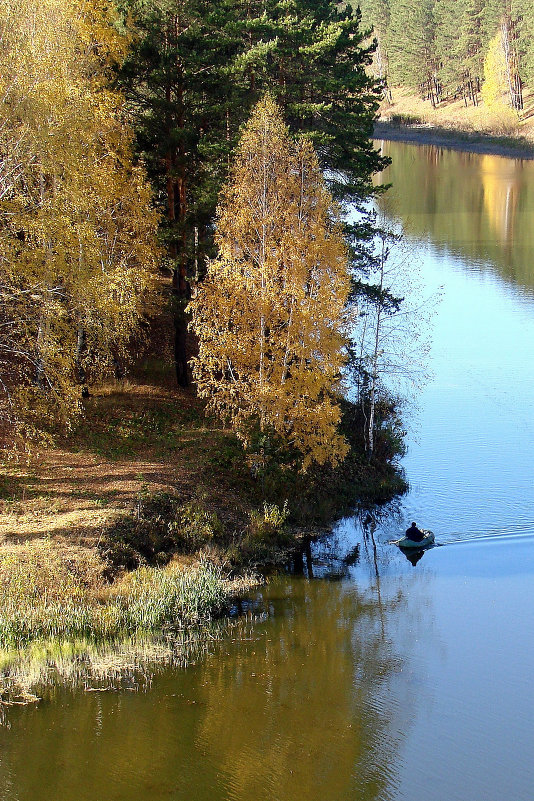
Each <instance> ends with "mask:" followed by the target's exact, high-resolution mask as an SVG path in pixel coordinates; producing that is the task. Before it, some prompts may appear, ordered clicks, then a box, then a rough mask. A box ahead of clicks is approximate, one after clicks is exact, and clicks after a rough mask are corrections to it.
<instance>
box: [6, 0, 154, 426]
mask: <svg viewBox="0 0 534 801" xmlns="http://www.w3.org/2000/svg"><path fill="white" fill-rule="evenodd" d="M110 9H111V6H110V4H107V3H103V2H101V0H0V106H1V113H2V124H1V125H0V434H3V435H4V436H3V438H4V441H6V440H10V439H13V437H14V436H15V435H16V433H17V431H19V432H22V433H31V432H32V431H38V430H40V429H41V430H42V429H43V427H44V428H47V427H48V428H50V427H51V426H52V427H53V426H54V425H56V424H57V423H58V422H59V421H60V420H61V421H62V422H63V423H68V422H69V421H70V420H71V419H72V418H73V416H75V415H76V413H77V411H78V410H79V396H80V390H79V386H78V384H79V382H80V381H81V380H82V379H83V376H84V373H85V370H84V367H86V366H87V365H88V364H89V363H90V365H91V367H92V370H93V373H94V374H96V372H97V371H98V370H100V369H101V368H103V367H105V365H106V364H107V363H110V362H112V361H113V360H116V359H117V357H118V356H119V355H120V354H121V353H122V352H124V350H125V348H126V345H127V343H128V341H129V339H130V337H131V336H132V332H133V331H135V329H136V326H137V325H138V323H139V320H140V318H141V315H142V314H143V313H144V311H145V310H146V309H147V305H149V304H150V302H151V301H150V298H151V291H152V275H153V272H154V268H155V264H156V258H157V255H158V250H157V247H156V244H155V242H156V239H155V236H156V229H157V217H156V215H155V213H154V212H153V210H152V208H151V197H150V191H149V188H148V183H147V181H146V178H145V176H144V173H143V169H142V167H139V166H135V165H134V163H133V161H132V154H131V141H132V134H131V131H130V129H129V127H128V125H127V123H126V120H125V115H124V112H123V106H124V101H123V99H122V97H121V95H120V94H118V93H116V92H114V91H112V90H111V89H110V78H111V70H112V66H113V65H114V64H115V63H116V62H117V60H119V59H120V58H121V56H122V52H123V42H122V40H121V39H120V37H119V36H118V35H117V33H116V32H115V30H114V28H113V25H112V22H113V19H112V17H111V13H112V12H111V10H110Z"/></svg>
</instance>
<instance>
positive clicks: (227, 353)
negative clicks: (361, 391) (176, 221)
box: [190, 96, 349, 469]
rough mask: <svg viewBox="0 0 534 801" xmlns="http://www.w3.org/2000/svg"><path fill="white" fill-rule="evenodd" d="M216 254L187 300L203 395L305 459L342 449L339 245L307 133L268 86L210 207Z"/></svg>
mask: <svg viewBox="0 0 534 801" xmlns="http://www.w3.org/2000/svg"><path fill="white" fill-rule="evenodd" d="M217 244H218V247H219V255H218V257H217V258H216V259H215V260H213V261H212V262H211V263H210V265H209V269H208V275H207V279H206V281H205V282H204V283H203V284H202V286H201V288H200V289H199V292H198V296H197V297H196V298H195V299H194V300H193V301H192V302H191V304H190V309H191V312H192V319H193V328H194V330H195V332H196V334H197V336H198V341H199V353H198V358H196V359H195V360H194V362H193V374H194V377H195V380H196V382H197V386H198V391H199V394H200V395H201V397H204V398H207V399H208V402H209V406H210V408H211V409H212V410H213V411H214V412H215V413H216V414H218V415H219V416H220V417H221V418H223V419H229V420H230V421H231V423H232V425H233V427H234V428H235V430H236V432H237V433H238V435H239V436H240V437H241V438H242V439H243V440H244V441H245V442H246V441H247V435H248V431H249V430H250V426H251V423H254V422H257V423H258V424H259V426H260V428H261V430H262V431H269V430H274V431H275V432H276V433H277V434H278V435H279V436H280V437H281V438H282V439H283V440H284V441H285V442H286V443H287V444H289V445H290V446H292V447H294V448H296V449H297V450H298V451H299V452H300V453H301V455H302V466H303V469H306V468H307V467H308V466H309V465H310V464H311V462H312V461H315V462H317V463H319V464H323V463H325V462H327V461H329V462H331V463H332V464H336V463H337V462H339V461H341V460H342V459H343V458H344V456H345V455H346V453H347V444H346V442H345V440H344V438H343V437H341V436H340V435H339V433H338V432H337V427H338V423H339V420H340V410H339V406H338V404H337V403H336V401H335V398H334V390H335V387H336V385H337V384H338V382H339V376H340V372H341V370H342V367H343V363H344V356H343V346H344V342H345V340H344V334H343V329H344V309H345V304H346V301H347V296H348V292H349V275H348V267H347V253H346V249H345V244H344V240H343V234H342V227H341V223H340V219H339V213H338V211H337V209H336V208H335V206H334V204H333V201H332V198H331V195H330V194H329V192H328V190H327V188H326V186H325V182H324V179H323V176H322V173H321V170H320V167H319V164H318V161H317V157H316V155H315V152H314V150H313V147H312V145H311V143H310V142H309V141H306V140H304V141H301V142H299V143H297V144H295V143H294V142H293V141H292V140H291V138H290V136H289V132H288V130H287V128H286V126H285V125H284V123H283V120H282V117H281V114H280V111H279V109H278V107H277V106H276V104H275V103H274V101H273V100H272V99H271V98H270V97H269V96H267V97H266V98H264V99H263V100H262V101H261V102H260V103H259V104H258V105H257V106H256V108H255V110H254V112H253V114H252V116H251V119H250V121H249V123H248V125H247V126H246V128H245V131H244V133H243V136H242V139H241V142H240V146H239V149H238V153H237V156H236V159H235V163H234V165H233V169H232V171H231V175H230V179H229V181H228V184H227V187H226V189H225V190H224V192H223V194H222V197H221V201H220V206H219V209H218V221H217Z"/></svg>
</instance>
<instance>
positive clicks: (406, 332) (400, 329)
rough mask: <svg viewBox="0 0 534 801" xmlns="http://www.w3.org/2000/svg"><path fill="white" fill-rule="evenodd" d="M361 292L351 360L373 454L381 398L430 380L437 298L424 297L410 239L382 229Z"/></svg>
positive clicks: (387, 398) (386, 399)
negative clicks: (431, 333)
mask: <svg viewBox="0 0 534 801" xmlns="http://www.w3.org/2000/svg"><path fill="white" fill-rule="evenodd" d="M358 295H359V297H358V303H357V305H358V323H357V325H356V326H355V329H354V336H353V347H352V351H351V364H352V368H353V376H354V385H355V389H356V396H357V397H356V400H357V402H358V403H359V405H360V406H361V409H362V412H363V420H364V438H365V445H366V450H367V453H368V454H369V455H370V456H371V455H372V454H373V452H374V447H375V435H376V429H377V414H376V412H377V408H378V405H379V403H381V402H385V403H390V401H391V399H393V398H395V397H398V396H399V394H401V395H403V396H406V395H407V394H410V393H412V392H413V391H417V390H418V389H419V388H420V387H421V385H422V384H423V382H424V380H425V379H426V356H427V354H428V350H429V336H428V331H429V320H430V312H431V309H432V305H433V303H435V302H436V300H437V298H428V299H422V297H421V292H420V288H419V287H418V286H417V280H416V267H415V265H414V264H413V263H412V260H411V257H410V254H409V252H407V250H406V248H405V247H404V243H403V242H402V240H401V239H400V237H399V236H398V235H396V234H394V233H393V232H391V231H385V230H382V229H379V233H378V234H377V236H376V252H375V257H374V259H373V260H372V262H371V263H370V264H369V273H368V277H367V281H366V282H365V283H362V284H361V285H360V291H359V292H358Z"/></svg>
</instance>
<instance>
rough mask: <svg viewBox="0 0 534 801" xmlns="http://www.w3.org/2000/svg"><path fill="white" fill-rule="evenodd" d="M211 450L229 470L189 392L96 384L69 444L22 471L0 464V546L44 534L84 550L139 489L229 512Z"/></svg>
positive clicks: (223, 437)
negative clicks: (208, 502)
mask: <svg viewBox="0 0 534 801" xmlns="http://www.w3.org/2000/svg"><path fill="white" fill-rule="evenodd" d="M221 454H222V455H224V454H226V456H227V458H228V459H230V460H231V461H232V462H233V463H234V466H235V467H237V468H238V469H237V473H238V474H239V465H238V464H237V462H238V460H239V458H240V453H239V449H238V447H237V446H236V444H235V441H234V439H233V437H232V435H231V434H230V433H229V432H225V431H222V430H221V429H220V427H219V426H217V425H216V424H215V423H213V424H207V423H206V421H205V419H204V416H203V409H202V406H201V404H200V403H199V401H198V400H197V399H196V398H195V397H194V396H193V395H192V394H191V393H188V392H183V391H179V390H176V389H174V388H172V387H166V386H158V385H154V384H148V383H142V382H139V383H134V382H129V383H121V384H108V385H104V386H102V387H100V388H98V389H97V390H95V391H94V392H93V395H92V397H91V398H89V399H88V400H87V402H86V416H85V419H84V421H83V424H82V426H81V427H80V428H79V430H78V431H77V432H76V433H75V434H74V435H73V436H72V437H71V438H70V440H68V441H65V442H63V443H61V444H60V446H58V447H56V448H51V449H48V450H43V451H41V452H40V453H38V454H34V455H33V457H32V459H31V461H30V463H29V465H21V464H19V465H13V464H6V465H4V467H3V469H2V468H0V548H1V547H2V546H5V545H9V544H16V543H27V542H30V541H32V540H38V541H39V540H42V539H43V538H45V537H46V538H47V539H48V540H50V541H52V542H54V544H55V545H56V546H57V547H58V548H61V549H63V550H64V549H68V548H70V547H72V546H77V547H85V548H88V549H93V548H94V547H95V545H96V544H97V543H98V541H99V538H100V537H101V536H102V532H103V530H104V529H106V528H107V527H109V526H111V525H113V523H114V522H115V521H116V520H117V519H118V518H119V517H120V516H121V515H123V514H124V512H125V510H128V509H131V508H132V506H133V505H134V504H135V501H136V499H137V498H138V497H139V494H140V493H141V492H142V491H145V492H149V493H156V492H169V493H172V494H175V495H178V496H179V497H183V498H184V499H187V498H189V497H191V496H192V495H193V494H197V495H198V493H199V492H202V491H203V490H204V491H205V493H206V494H208V493H209V494H210V495H212V496H213V502H214V503H215V504H217V505H222V506H223V508H226V509H227V513H228V515H229V516H230V517H232V515H234V516H235V514H236V509H237V508H238V506H239V504H237V503H236V492H237V487H235V486H232V485H231V482H230V484H229V481H228V478H227V476H226V475H225V473H224V470H223V469H222V468H223V467H224V465H222V464H219V462H220V461H221V458H222V457H221ZM216 476H217V481H214V480H213V479H214V478H215V477H216ZM242 478H243V481H244V482H245V483H246V479H247V477H246V474H245V472H243V476H242ZM214 486H215V492H213V487H214Z"/></svg>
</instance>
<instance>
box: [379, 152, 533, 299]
mask: <svg viewBox="0 0 534 801" xmlns="http://www.w3.org/2000/svg"><path fill="white" fill-rule="evenodd" d="M381 149H382V151H383V153H384V155H387V156H390V157H391V158H392V160H393V161H392V164H391V166H390V167H388V168H387V170H386V171H384V173H382V174H381V175H380V181H381V182H388V183H392V184H393V191H392V192H387V193H386V194H384V195H382V196H380V198H379V200H378V203H379V205H380V207H381V208H382V210H383V211H384V212H385V213H386V214H388V215H389V216H393V217H396V218H397V219H400V220H402V222H403V227H404V229H405V231H406V233H407V234H408V235H409V236H411V237H415V238H417V239H423V240H426V239H429V240H430V241H431V242H432V243H433V244H434V245H435V246H437V247H438V248H439V249H441V250H444V251H447V252H450V253H453V254H455V255H457V256H459V257H460V258H462V259H463V260H467V262H468V263H469V264H470V265H471V267H475V268H477V269H479V270H483V269H489V270H492V269H497V270H498V271H499V272H500V273H501V275H502V276H503V277H504V278H506V279H507V280H512V281H514V282H515V283H516V284H519V285H520V286H522V287H524V288H526V289H528V290H529V291H532V290H533V289H534V227H533V226H532V217H533V214H534V162H532V161H529V160H520V159H507V158H503V157H501V156H491V155H484V156H481V155H478V154H475V153H460V152H455V151H453V150H448V149H445V148H439V147H434V146H433V145H422V146H417V145H408V144H403V143H400V142H382V143H381ZM400 187H402V191H395V190H396V188H400Z"/></svg>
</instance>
